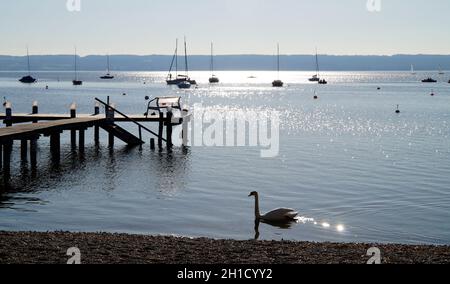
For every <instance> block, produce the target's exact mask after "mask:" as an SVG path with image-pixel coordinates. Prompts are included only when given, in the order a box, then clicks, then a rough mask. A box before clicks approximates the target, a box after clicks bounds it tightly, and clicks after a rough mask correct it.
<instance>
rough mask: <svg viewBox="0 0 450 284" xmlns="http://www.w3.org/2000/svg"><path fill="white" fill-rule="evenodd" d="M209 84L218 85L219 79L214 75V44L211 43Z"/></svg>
mask: <svg viewBox="0 0 450 284" xmlns="http://www.w3.org/2000/svg"><path fill="white" fill-rule="evenodd" d="M209 83H211V84H215V83H219V78H218V77H217V76H216V75H214V43H212V42H211V78H209Z"/></svg>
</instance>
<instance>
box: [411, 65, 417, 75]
mask: <svg viewBox="0 0 450 284" xmlns="http://www.w3.org/2000/svg"><path fill="white" fill-rule="evenodd" d="M416 74H417V73H416V71H414V65H412V64H411V75H416Z"/></svg>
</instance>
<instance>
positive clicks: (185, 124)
mask: <svg viewBox="0 0 450 284" xmlns="http://www.w3.org/2000/svg"><path fill="white" fill-rule="evenodd" d="M188 114H189V111H188V110H187V109H183V111H182V115H183V130H182V132H181V136H182V139H183V146H184V147H186V146H188V144H189V122H190V116H188Z"/></svg>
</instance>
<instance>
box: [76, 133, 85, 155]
mask: <svg viewBox="0 0 450 284" xmlns="http://www.w3.org/2000/svg"><path fill="white" fill-rule="evenodd" d="M85 132H86V129H84V128H81V129H80V130H79V137H78V138H79V147H80V153H84V148H85V146H84V142H85Z"/></svg>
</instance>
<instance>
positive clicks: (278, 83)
mask: <svg viewBox="0 0 450 284" xmlns="http://www.w3.org/2000/svg"><path fill="white" fill-rule="evenodd" d="M272 86H273V87H275V88H281V87H283V86H284V83H283V81H281V80H275V81H273V82H272Z"/></svg>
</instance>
